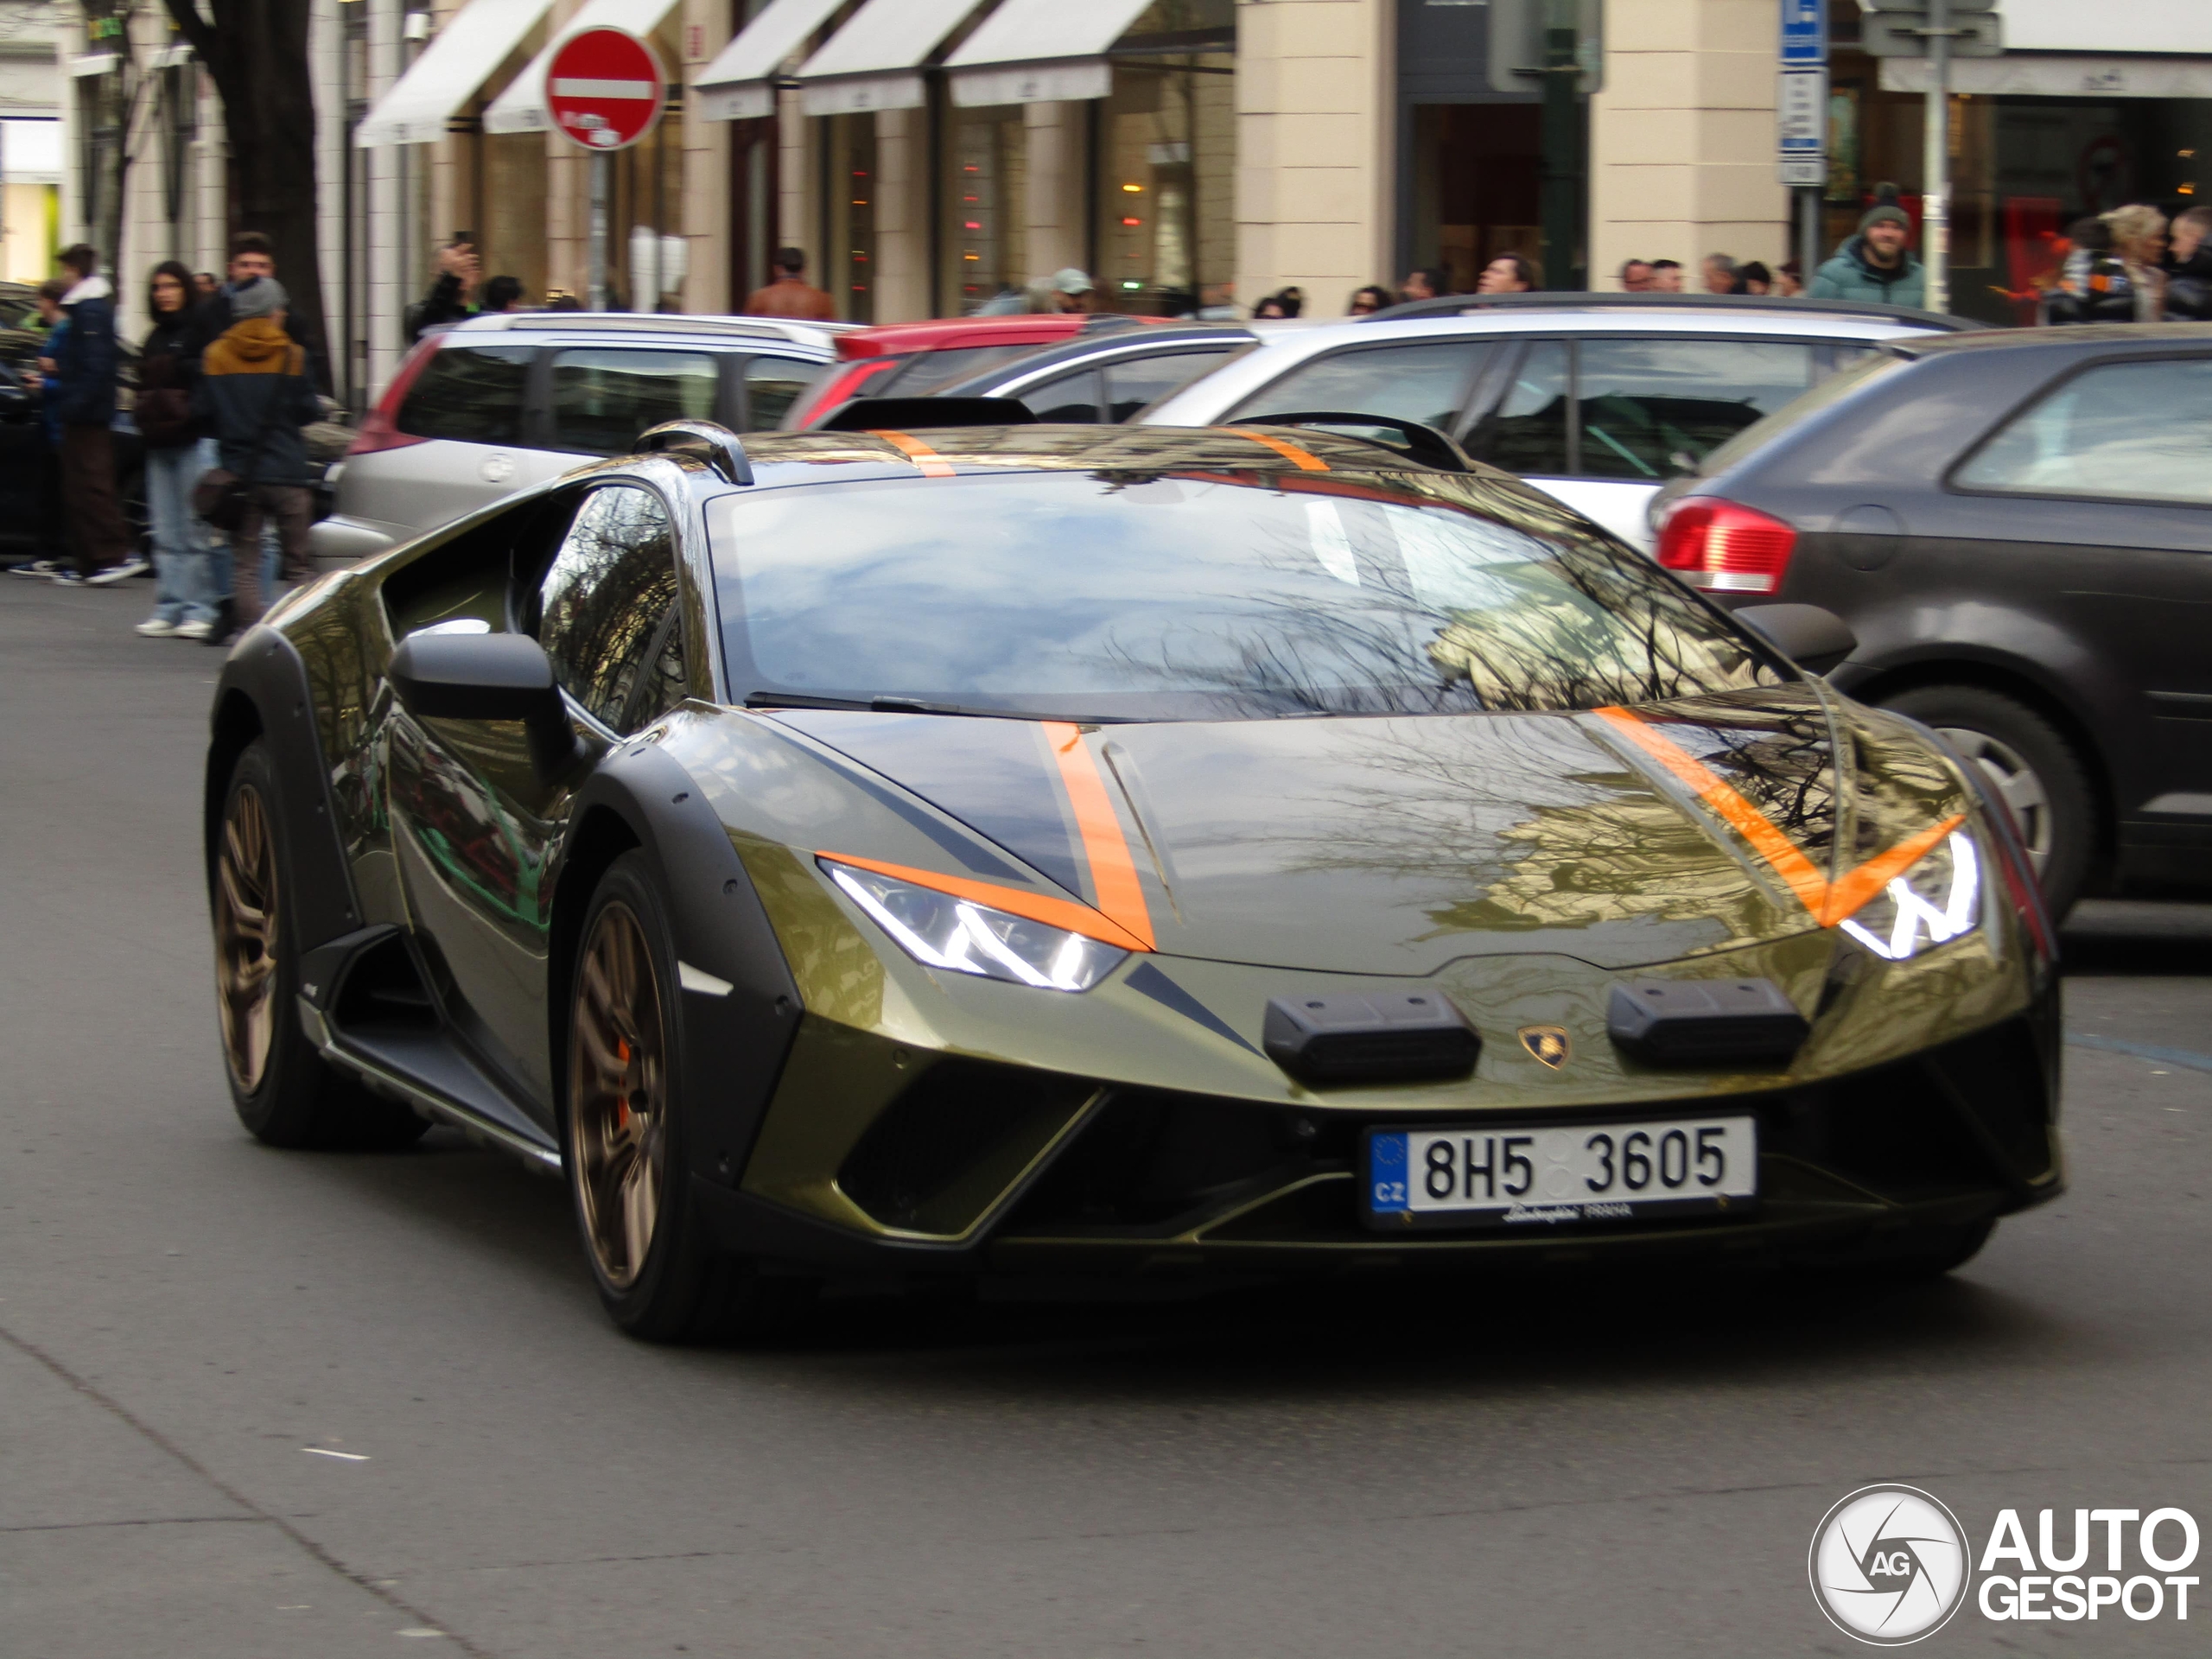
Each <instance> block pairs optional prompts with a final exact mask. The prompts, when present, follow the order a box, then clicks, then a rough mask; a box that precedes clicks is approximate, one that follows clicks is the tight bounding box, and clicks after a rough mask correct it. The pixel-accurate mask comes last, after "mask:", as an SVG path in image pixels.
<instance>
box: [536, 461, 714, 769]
mask: <svg viewBox="0 0 2212 1659" xmlns="http://www.w3.org/2000/svg"><path fill="white" fill-rule="evenodd" d="M537 601H538V602H537V613H538V623H537V639H538V643H539V644H540V645H543V646H544V647H545V654H546V656H548V657H549V658H551V659H552V662H553V672H554V675H555V677H556V678H557V679H559V681H560V682H561V685H562V688H563V690H566V691H567V692H568V694H569V696H572V697H574V698H575V700H576V701H577V702H579V703H581V704H582V705H583V707H584V708H585V709H588V711H589V712H590V714H591V715H592V717H593V718H594V719H595V720H597V721H599V722H600V724H601V725H602V726H606V727H608V728H612V729H613V730H615V731H618V732H620V731H627V730H629V729H631V728H632V727H634V726H637V725H641V724H643V723H644V721H645V720H648V719H650V718H652V715H654V714H657V713H658V712H659V711H660V709H663V708H665V707H668V706H670V704H671V703H672V702H676V701H677V700H680V699H681V697H682V696H683V691H682V690H680V689H678V690H676V691H675V693H674V695H673V696H669V691H670V688H671V687H677V688H681V687H682V686H683V683H684V681H685V672H684V663H683V629H682V627H681V626H678V625H679V623H680V621H681V617H680V615H679V613H678V611H677V603H676V537H675V535H674V533H673V531H671V529H670V526H669V521H668V509H667V508H666V507H664V506H663V505H661V500H660V498H659V497H658V496H657V495H655V494H654V493H652V491H651V490H647V489H642V488H640V487H639V486H636V485H633V484H614V485H610V486H607V487H606V488H604V489H601V490H594V492H593V493H591V494H590V495H588V496H587V497H585V498H584V503H583V505H582V506H581V507H579V508H578V509H577V510H576V516H575V518H574V519H572V520H571V521H570V522H569V533H568V534H567V536H566V537H563V539H562V542H561V549H560V551H559V552H557V553H556V554H555V555H554V556H553V562H552V563H550V565H548V566H547V567H546V569H545V575H544V577H543V580H542V581H540V582H539V583H538V589H537ZM671 653H672V654H671ZM641 682H644V683H646V684H647V688H648V693H647V696H645V699H644V701H643V703H642V707H643V708H644V709H645V710H646V712H645V714H643V715H638V714H636V713H635V712H634V710H633V709H632V702H633V694H635V693H637V692H638V691H639V687H640V683H641ZM662 699H665V701H663V700H662Z"/></svg>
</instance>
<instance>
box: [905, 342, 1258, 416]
mask: <svg viewBox="0 0 2212 1659" xmlns="http://www.w3.org/2000/svg"><path fill="white" fill-rule="evenodd" d="M1257 343H1258V339H1257V336H1256V335H1255V334H1253V332H1252V331H1251V330H1250V329H1249V328H1244V327H1238V326H1236V324H1233V323H1232V324H1224V325H1213V326H1209V325H1206V324H1203V323H1200V324H1194V325H1192V326H1191V327H1182V328H1140V329H1133V330H1129V331H1128V332H1125V333H1116V334H1084V335H1081V336H1078V337H1077V339H1074V340H1070V341H1068V343H1067V344H1066V345H1065V346H1045V347H1043V348H1041V349H1040V350H1038V351H1033V352H1029V353H1025V354H1024V355H1022V356H1020V357H1018V358H1016V359H1014V360H1013V361H1012V362H1010V363H999V364H995V365H992V366H991V367H990V368H988V369H986V370H984V371H983V372H981V373H979V374H972V375H969V377H968V378H965V379H963V380H957V381H954V382H952V383H951V384H950V385H945V386H943V387H941V388H939V389H938V395H939V396H942V397H1011V398H1014V400H1015V401H1017V402H1019V403H1020V404H1024V405H1026V406H1027V409H1028V410H1029V412H1030V413H1031V414H1032V415H1033V416H1036V418H1037V419H1039V420H1040V421H1055V422H1062V423H1067V422H1082V423H1086V424H1088V423H1090V422H1093V421H1096V422H1100V423H1113V422H1118V421H1126V420H1128V419H1131V418H1132V417H1133V416H1135V415H1136V414H1137V413H1138V411H1139V410H1142V409H1144V408H1146V407H1147V406H1148V405H1150V404H1156V403H1158V402H1159V401H1160V399H1161V398H1162V397H1166V396H1167V395H1168V393H1170V392H1172V391H1180V390H1181V389H1182V388H1183V387H1185V386H1186V385H1189V384H1190V383H1191V382H1192V381H1193V380H1195V379H1197V378H1198V377H1199V376H1200V375H1202V374H1209V373H1211V372H1213V371H1214V370H1215V369H1217V368H1219V367H1220V366H1221V365H1223V364H1224V363H1226V362H1227V361H1229V359H1230V358H1232V357H1234V356H1235V355H1236V353H1239V352H1242V351H1245V350H1247V349H1249V347H1251V346H1254V345H1255V344H1257Z"/></svg>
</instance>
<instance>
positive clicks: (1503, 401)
mask: <svg viewBox="0 0 2212 1659" xmlns="http://www.w3.org/2000/svg"><path fill="white" fill-rule="evenodd" d="M1466 450H1467V453H1468V454H1471V455H1472V456H1474V457H1475V459H1476V460H1478V461H1488V462H1490V464H1491V466H1493V467H1503V468H1504V469H1505V470H1506V471H1507V472H1509V473H1528V474H1535V475H1536V476H1538V477H1556V476H1558V475H1560V474H1564V473H1566V472H1567V470H1568V464H1567V460H1568V458H1567V342H1566V341H1565V340H1535V341H1532V342H1531V343H1530V344H1529V348H1528V350H1527V352H1526V353H1523V354H1522V359H1521V366H1520V367H1519V368H1518V369H1517V370H1516V371H1515V372H1514V375H1513V378H1512V379H1511V380H1510V381H1509V382H1508V383H1507V385H1506V387H1505V390H1504V391H1503V394H1502V395H1501V396H1500V397H1499V398H1498V400H1497V408H1495V409H1493V410H1491V412H1490V413H1489V414H1488V415H1486V416H1484V417H1483V418H1482V420H1481V421H1479V422H1478V423H1476V425H1475V428H1474V429H1473V430H1472V431H1471V432H1469V433H1468V434H1467V438H1466Z"/></svg>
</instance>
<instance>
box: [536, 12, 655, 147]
mask: <svg viewBox="0 0 2212 1659" xmlns="http://www.w3.org/2000/svg"><path fill="white" fill-rule="evenodd" d="M661 87H662V80H661V71H660V60H659V59H658V58H656V57H655V56H654V55H653V50H652V48H651V47H649V46H647V45H646V44H645V42H644V41H641V40H639V38H638V37H637V36H636V35H631V34H628V33H626V32H625V31H624V30H622V29H586V30H584V31H583V33H582V34H581V35H571V36H570V37H569V39H568V40H567V41H563V43H562V45H561V48H560V49H559V50H558V51H556V52H555V53H554V54H553V61H552V62H551V63H550V64H549V65H548V66H547V67H546V70H545V106H546V108H548V109H549V110H550V111H552V112H553V124H554V125H555V126H556V127H558V128H560V130H562V131H563V132H565V133H567V134H568V135H569V137H571V138H573V139H575V141H576V143H580V144H582V146H583V147H584V148H585V149H626V148H627V147H628V146H629V145H632V144H634V143H637V142H638V140H639V139H640V138H642V137H645V135H646V134H647V133H649V132H651V131H652V130H653V123H654V122H655V121H658V119H659V118H660V104H661Z"/></svg>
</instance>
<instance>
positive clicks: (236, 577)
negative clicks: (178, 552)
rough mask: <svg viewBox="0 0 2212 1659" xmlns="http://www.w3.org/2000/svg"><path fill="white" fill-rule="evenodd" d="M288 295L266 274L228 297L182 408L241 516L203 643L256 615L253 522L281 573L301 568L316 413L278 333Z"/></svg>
mask: <svg viewBox="0 0 2212 1659" xmlns="http://www.w3.org/2000/svg"><path fill="white" fill-rule="evenodd" d="M289 299H290V296H289V295H287V294H286V293H285V292H284V289H283V284H282V283H278V282H277V279H276V278H275V277H260V278H258V279H257V280H255V281H253V282H251V283H246V284H245V286H244V287H241V288H235V289H232V291H231V295H230V308H231V326H230V327H227V328H226V329H225V330H223V332H222V333H221V334H219V335H217V336H216V337H215V339H213V340H211V341H209V342H208V346H207V350H206V351H205V352H204V353H201V355H200V376H199V378H198V379H196V380H195V381H194V383H193V387H192V412H193V413H194V415H195V416H198V417H199V418H200V422H201V423H203V425H204V426H205V428H206V429H207V430H208V431H210V432H212V433H213V434H214V435H215V447H216V450H217V454H218V464H219V467H220V468H221V469H222V470H223V471H224V472H226V473H229V474H232V475H233V476H234V477H236V478H238V480H241V481H242V482H243V483H244V485H245V491H246V509H245V517H244V518H241V519H240V520H239V521H238V525H237V527H236V528H235V529H233V530H232V531H231V603H232V612H231V625H232V626H231V628H230V629H229V630H226V629H224V628H221V627H218V628H217V629H216V630H215V631H214V632H212V633H210V634H209V635H208V636H207V643H208V644H210V645H220V644H223V643H226V638H235V637H236V635H237V633H238V632H244V631H245V629H247V628H250V627H251V626H253V625H254V624H255V623H257V622H258V621H259V620H261V613H262V611H263V610H264V608H265V607H266V600H265V598H264V594H262V591H261V525H262V521H263V519H264V518H268V519H269V520H270V521H271V522H273V523H274V524H276V526H277V546H278V548H279V550H280V552H281V555H282V558H283V575H285V576H287V577H289V578H291V579H293V580H299V579H301V578H302V577H304V576H305V575H308V454H307V446H306V444H305V443H304V442H302V441H301V437H300V429H301V428H302V426H304V425H306V424H307V423H308V422H310V421H315V420H319V419H321V415H322V407H321V404H319V403H317V402H316V400H315V385H314V383H313V382H312V381H310V380H309V379H308V364H307V353H306V351H305V350H304V349H302V347H301V346H298V345H296V344H295V343H294V342H293V340H292V338H291V336H290V335H289V334H286V333H285V332H284V323H285V321H286V312H285V308H286V306H287V304H288V303H289Z"/></svg>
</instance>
